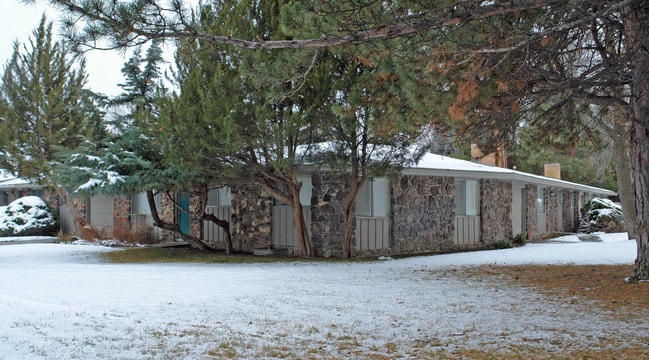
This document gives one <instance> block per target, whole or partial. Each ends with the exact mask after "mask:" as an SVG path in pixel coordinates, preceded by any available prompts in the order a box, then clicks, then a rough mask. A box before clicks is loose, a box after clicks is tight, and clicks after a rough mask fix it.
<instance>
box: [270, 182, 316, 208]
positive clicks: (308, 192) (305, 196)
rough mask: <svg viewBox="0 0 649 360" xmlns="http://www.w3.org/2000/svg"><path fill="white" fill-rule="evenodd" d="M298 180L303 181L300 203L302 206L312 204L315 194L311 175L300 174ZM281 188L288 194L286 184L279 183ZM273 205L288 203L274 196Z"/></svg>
mask: <svg viewBox="0 0 649 360" xmlns="http://www.w3.org/2000/svg"><path fill="white" fill-rule="evenodd" d="M297 181H298V182H301V183H302V187H301V188H300V204H302V206H311V196H312V195H313V183H312V182H311V175H298V176H297ZM277 186H278V187H279V189H280V190H281V191H282V192H284V193H287V194H288V191H287V187H286V185H285V184H277ZM273 205H287V204H284V203H283V202H282V201H280V200H277V199H275V198H273Z"/></svg>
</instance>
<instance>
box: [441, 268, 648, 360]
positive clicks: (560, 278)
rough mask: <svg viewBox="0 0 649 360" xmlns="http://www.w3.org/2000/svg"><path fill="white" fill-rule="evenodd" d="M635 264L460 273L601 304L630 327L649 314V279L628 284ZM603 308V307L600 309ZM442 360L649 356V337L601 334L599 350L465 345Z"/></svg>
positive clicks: (586, 303)
mask: <svg viewBox="0 0 649 360" xmlns="http://www.w3.org/2000/svg"><path fill="white" fill-rule="evenodd" d="M632 268H633V267H632V266H631V265H525V266H492V265H486V266H481V267H475V268H467V269H464V270H463V271H462V272H458V273H461V275H460V276H467V277H473V278H476V277H477V278H487V279H491V280H493V281H498V282H504V283H507V284H509V285H510V286H520V287H529V288H532V289H533V290H535V291H539V292H541V293H543V294H545V295H547V296H548V298H555V299H572V303H573V304H574V305H579V304H584V306H589V307H590V306H595V309H593V311H596V312H599V313H601V314H607V315H610V316H612V317H614V318H616V319H618V320H620V321H623V322H626V323H628V324H629V326H633V324H634V323H644V322H646V319H647V317H648V316H649V282H638V283H626V282H625V281H624V278H626V277H628V276H629V275H630V274H631V270H632ZM597 309H599V311H597ZM431 358H436V359H611V360H612V359H649V338H647V339H646V340H645V341H644V343H638V342H626V341H624V340H623V339H619V338H618V339H603V338H602V339H600V346H599V347H598V348H597V349H583V348H579V347H576V348H574V349H571V348H570V347H566V348H564V350H563V351H562V352H561V353H546V352H544V351H543V350H542V349H539V348H536V347H531V346H526V345H510V346H508V347H507V348H506V349H501V351H499V352H498V353H494V352H492V351H485V350H481V349H459V350H456V351H454V352H452V353H446V352H444V351H440V352H438V353H435V354H431Z"/></svg>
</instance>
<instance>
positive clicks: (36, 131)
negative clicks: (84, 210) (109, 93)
mask: <svg viewBox="0 0 649 360" xmlns="http://www.w3.org/2000/svg"><path fill="white" fill-rule="evenodd" d="M85 81H86V75H85V68H84V62H83V60H81V59H78V58H74V57H73V56H72V55H71V54H70V53H69V51H68V50H67V49H66V47H65V44H64V43H62V42H56V41H54V39H53V35H52V26H51V24H48V23H47V22H46V19H45V17H43V18H42V19H41V22H40V24H39V26H38V28H37V29H36V30H34V32H33V34H32V37H31V39H30V41H29V43H28V44H25V45H20V44H15V45H14V53H13V56H12V58H11V60H10V61H9V63H8V64H7V65H6V67H5V71H4V74H3V77H2V86H1V88H0V115H1V117H2V122H1V123H0V134H2V135H1V136H0V145H1V146H2V152H3V153H4V155H5V157H4V158H3V163H2V166H3V167H5V168H6V169H9V170H11V171H13V172H14V173H16V174H18V175H20V176H24V177H27V178H30V179H34V180H36V181H40V182H43V183H51V180H52V178H51V177H50V175H51V174H50V171H51V169H50V166H51V162H52V161H53V160H55V155H56V153H57V152H58V151H60V150H62V149H74V148H76V147H77V146H78V145H79V143H80V142H81V135H83V134H87V133H92V132H93V131H95V130H96V126H94V124H95V123H96V122H97V121H98V118H99V117H100V116H101V115H100V113H99V111H98V110H97V107H96V106H95V104H96V101H97V100H99V99H98V98H96V97H95V96H94V94H92V93H91V92H90V91H88V90H86V89H84V83H85ZM93 129H94V130H93Z"/></svg>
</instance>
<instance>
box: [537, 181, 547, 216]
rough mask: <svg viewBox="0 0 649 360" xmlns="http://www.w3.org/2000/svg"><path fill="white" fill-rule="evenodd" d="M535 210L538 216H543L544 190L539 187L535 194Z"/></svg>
mask: <svg viewBox="0 0 649 360" xmlns="http://www.w3.org/2000/svg"><path fill="white" fill-rule="evenodd" d="M536 209H537V211H538V212H539V214H545V188H542V187H539V188H538V191H537V192H536Z"/></svg>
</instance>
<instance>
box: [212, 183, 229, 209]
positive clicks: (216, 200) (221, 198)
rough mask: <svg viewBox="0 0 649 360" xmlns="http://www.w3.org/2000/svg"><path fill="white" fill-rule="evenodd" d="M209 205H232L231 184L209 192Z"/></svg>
mask: <svg viewBox="0 0 649 360" xmlns="http://www.w3.org/2000/svg"><path fill="white" fill-rule="evenodd" d="M207 206H232V191H231V190H230V187H229V186H224V187H221V188H218V189H212V190H210V191H209V192H208V193H207Z"/></svg>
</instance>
